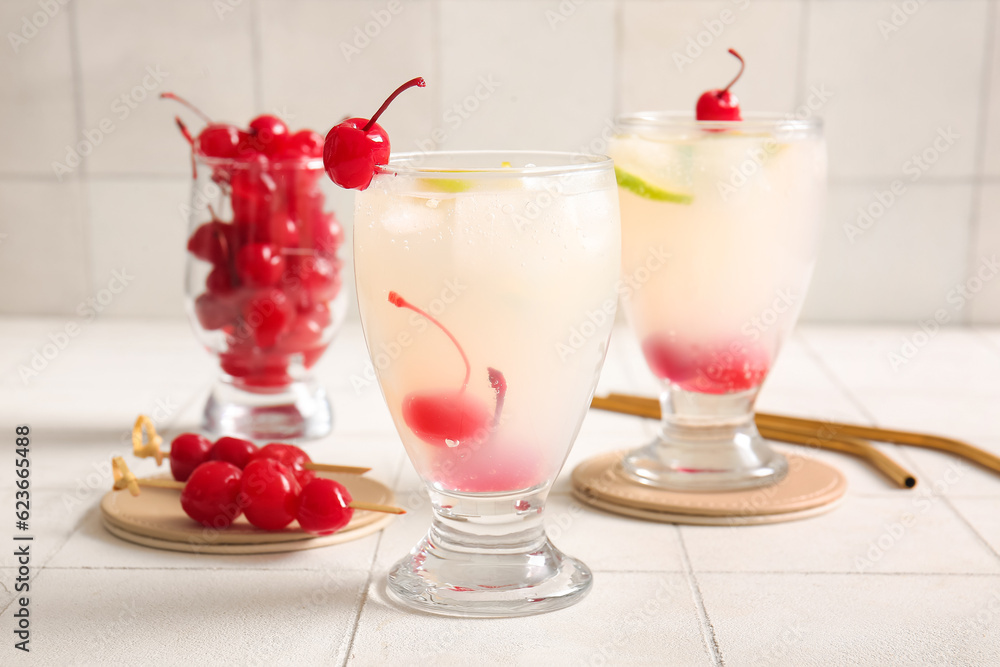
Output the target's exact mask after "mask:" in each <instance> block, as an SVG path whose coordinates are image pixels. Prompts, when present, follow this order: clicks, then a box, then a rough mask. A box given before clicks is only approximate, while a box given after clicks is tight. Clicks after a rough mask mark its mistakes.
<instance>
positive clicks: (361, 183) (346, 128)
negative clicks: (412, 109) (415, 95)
mask: <svg viewBox="0 0 1000 667" xmlns="http://www.w3.org/2000/svg"><path fill="white" fill-rule="evenodd" d="M426 85H427V84H426V82H425V81H424V79H423V77H419V76H418V77H417V78H415V79H410V80H409V81H407V82H406V83H404V84H403V85H401V86H400V87H399V88H397V89H396V90H394V91H393V92H392V94H391V95H389V97H387V98H386V100H385V102H383V103H382V106H380V107H379V108H378V111H376V112H375V115H374V116H372V117H371V118H370V119H369V118H348V119H347V120H343V121H341V122H340V123H338V124H336V125H334V126H333V129H331V130H330V132H329V134H327V135H326V141H325V142H324V144H323V166H324V167H325V168H326V173H327V175H328V176H329V177H330V180H332V181H333V182H334V183H336V184H337V185H339V186H340V187H342V188H345V189H348V190H351V189H356V190H364V189H365V188H367V187H368V186H369V185H370V184H371V182H372V178H374V177H375V168H376V167H377V166H379V165H384V164H387V163H388V162H389V135H388V134H387V133H386V131H385V130H384V129H382V127H381V126H380V125H379V124H378V119H379V117H380V116H381V115H382V113H383V112H384V111H385V110H386V109H387V108H388V107H389V105H390V104H391V103H392V101H393V100H394V99H396V97H398V96H399V94H400V93H402V92H403V91H404V90H408V89H410V88H413V87H418V88H423V87H424V86H426Z"/></svg>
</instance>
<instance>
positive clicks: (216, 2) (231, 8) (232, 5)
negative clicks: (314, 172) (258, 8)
mask: <svg viewBox="0 0 1000 667" xmlns="http://www.w3.org/2000/svg"><path fill="white" fill-rule="evenodd" d="M244 2H245V0H212V10H213V11H215V16H216V18H218V19H219V20H220V21H225V20H226V17H227V16H228V15H229V14H232V13H233V12H235V11H236V10H237V8H239V7H242V6H243V4H244ZM279 118H281V116H279Z"/></svg>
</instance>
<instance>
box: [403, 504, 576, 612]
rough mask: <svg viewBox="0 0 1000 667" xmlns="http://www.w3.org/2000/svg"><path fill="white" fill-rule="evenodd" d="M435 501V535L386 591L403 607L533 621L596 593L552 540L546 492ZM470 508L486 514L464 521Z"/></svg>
mask: <svg viewBox="0 0 1000 667" xmlns="http://www.w3.org/2000/svg"><path fill="white" fill-rule="evenodd" d="M431 497H432V500H433V501H434V505H435V514H436V516H435V519H434V523H433V525H432V526H431V529H430V530H429V531H428V533H427V536H426V537H424V539H423V540H421V541H420V543H419V544H417V546H416V547H414V549H413V551H411V552H410V554H409V555H408V556H406V557H405V558H404V559H403V560H401V561H399V562H398V563H396V564H395V565H394V566H393V567H392V569H391V570H390V571H389V577H388V581H387V591H388V593H389V596H390V597H391V598H392V599H394V600H395V601H397V602H399V603H400V604H402V605H404V606H407V607H410V608H412V609H416V610H419V611H423V612H428V613H432V614H441V615H444V616H466V617H468V616H477V617H492V618H497V617H510V616H528V615H531V614H541V613H544V612H549V611H555V610H556V609H562V608H564V607H568V606H570V605H572V604H575V603H576V602H579V601H580V600H582V599H583V597H584V596H585V595H586V594H587V593H588V592H589V591H590V586H591V583H592V580H593V575H592V574H591V572H590V570H589V569H588V568H587V566H586V565H584V564H583V563H582V562H580V561H579V560H577V559H575V558H572V557H570V556H567V555H565V554H563V553H562V552H561V551H559V550H558V549H557V548H556V547H555V546H553V545H552V543H551V542H550V541H549V539H548V538H547V537H546V536H545V531H544V529H543V527H542V520H541V506H542V504H543V503H544V496H543V495H542V494H535V497H534V498H532V497H530V496H529V497H528V498H525V496H524V495H523V494H522V495H518V496H517V497H512V496H494V497H492V498H483V497H482V496H480V497H471V496H466V497H465V498H463V497H461V496H457V495H448V496H446V495H445V494H440V493H434V492H432V493H431ZM444 499H447V501H446V502H445V503H442V502H441V501H442V500H444ZM456 501H457V503H456ZM448 502H450V503H452V504H448ZM468 509H474V510H476V511H481V510H486V512H487V513H484V514H479V515H476V516H471V515H463V514H462V512H463V511H464V510H468ZM490 510H497V511H496V512H493V511H490ZM508 510H509V511H508Z"/></svg>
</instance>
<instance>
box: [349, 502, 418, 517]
mask: <svg viewBox="0 0 1000 667" xmlns="http://www.w3.org/2000/svg"><path fill="white" fill-rule="evenodd" d="M349 507H352V508H354V509H356V510H367V511H369V512H382V513H384V514H406V510H404V509H403V508H402V507H393V506H392V505H379V504H378V503H366V502H362V501H360V500H352V501H351V502H350V503H349Z"/></svg>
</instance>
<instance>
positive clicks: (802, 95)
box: [795, 0, 812, 105]
mask: <svg viewBox="0 0 1000 667" xmlns="http://www.w3.org/2000/svg"><path fill="white" fill-rule="evenodd" d="M800 6H801V11H802V14H801V15H800V16H799V46H798V52H799V62H798V71H797V72H796V73H795V88H796V90H795V98H796V99H795V101H796V104H797V105H799V104H805V102H806V84H807V83H808V81H809V76H808V74H809V62H808V58H807V55H808V53H809V20H810V18H811V14H812V11H811V10H812V3H811V2H810V0H804V1H803V2H802V4H801V5H800Z"/></svg>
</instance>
